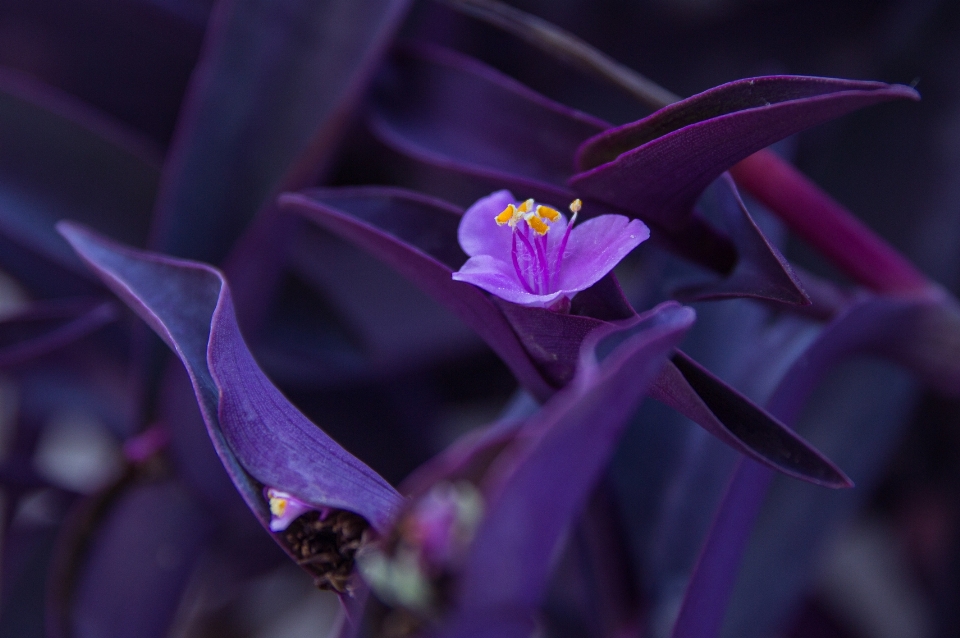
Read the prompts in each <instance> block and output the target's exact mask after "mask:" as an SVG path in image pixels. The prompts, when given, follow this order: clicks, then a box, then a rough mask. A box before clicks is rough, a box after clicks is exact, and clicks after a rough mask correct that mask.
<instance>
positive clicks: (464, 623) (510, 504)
mask: <svg viewBox="0 0 960 638" xmlns="http://www.w3.org/2000/svg"><path fill="white" fill-rule="evenodd" d="M693 320H694V313H693V311H692V310H691V309H689V308H685V307H682V306H679V305H677V304H676V303H673V302H668V303H666V304H662V305H661V306H658V307H657V308H655V309H654V310H651V311H649V312H647V313H644V315H641V320H640V322H639V323H638V324H637V326H636V328H635V329H634V330H631V336H630V337H629V338H628V339H627V340H626V341H623V342H621V343H620V344H619V345H618V346H617V347H616V348H615V349H614V350H613V351H612V352H611V353H610V354H609V355H608V356H607V357H606V358H604V359H603V361H602V362H600V363H599V364H598V363H597V360H596V358H595V357H596V353H595V347H596V345H597V340H598V339H599V337H600V334H598V333H594V338H592V339H591V340H590V341H588V342H587V343H585V345H584V349H583V351H582V357H583V360H582V363H581V365H580V366H579V370H578V375H577V377H576V379H574V381H573V382H572V383H571V384H569V385H568V386H567V387H566V388H565V389H564V390H562V391H561V392H559V393H557V394H556V395H555V396H554V397H553V398H552V399H551V400H550V401H548V402H547V403H546V404H545V405H544V407H543V409H542V410H540V411H539V412H538V413H537V414H535V415H534V416H533V417H532V418H531V419H530V420H529V421H528V422H527V423H526V424H525V425H524V426H523V428H522V429H521V430H520V431H519V432H518V433H517V435H516V437H515V439H514V441H513V442H512V444H511V445H510V446H509V447H508V448H507V449H506V450H505V451H504V452H503V453H502V454H501V455H500V456H498V457H497V459H496V461H495V463H494V465H493V466H492V467H491V469H490V471H489V472H488V473H487V477H486V479H485V480H484V482H483V483H482V484H481V489H482V491H483V492H484V495H485V496H486V500H487V503H486V508H485V514H484V519H483V521H482V522H481V523H480V526H479V528H478V529H477V532H476V536H475V539H474V542H473V544H472V546H471V548H470V553H469V556H468V558H467V562H466V567H465V569H464V571H463V573H462V575H461V580H460V583H459V588H458V608H457V609H456V611H455V617H454V619H453V622H452V626H453V628H452V630H450V631H448V632H445V633H444V635H447V636H461V635H463V636H466V635H477V634H476V632H477V631H478V629H480V630H482V629H483V628H484V626H485V625H486V626H490V625H493V626H499V627H500V631H503V632H509V633H504V634H501V635H517V636H521V635H526V634H525V633H522V632H523V631H524V630H526V631H529V623H531V622H532V618H531V617H530V616H531V614H532V613H533V611H534V610H535V609H536V606H537V605H538V604H539V603H540V599H541V597H542V595H543V592H544V588H545V586H546V583H547V576H548V575H549V569H550V565H551V562H552V561H551V558H552V557H553V555H554V553H555V552H556V549H557V546H558V544H559V543H560V541H561V539H562V537H563V532H564V530H565V529H566V528H567V526H568V525H569V524H570V523H571V521H572V520H573V519H574V518H575V516H576V515H577V513H578V512H579V511H580V510H581V509H582V508H583V507H584V505H585V503H586V500H587V497H588V496H589V494H590V491H591V489H592V488H593V487H594V485H595V484H596V481H597V480H598V478H599V475H600V472H601V471H602V470H603V468H604V466H605V465H606V463H607V461H608V460H609V458H610V455H611V454H612V453H613V450H614V447H615V446H616V443H617V441H618V440H619V438H620V435H621V434H622V432H623V429H624V428H625V427H626V424H627V423H628V422H629V417H630V415H631V414H633V412H634V411H635V410H636V408H637V406H638V405H639V404H640V402H641V401H642V400H643V398H644V396H645V394H646V390H647V387H648V385H649V384H650V383H652V382H653V380H654V378H655V377H656V375H657V373H658V371H659V369H660V367H661V366H662V365H663V363H664V361H665V357H666V356H667V355H668V354H669V353H670V352H671V351H672V349H673V348H674V347H675V346H676V345H677V344H678V343H679V342H680V340H681V338H682V337H683V334H684V333H685V332H686V330H687V329H689V327H690V326H691V325H692V323H693ZM525 616H526V618H525ZM524 621H526V622H524ZM501 623H502V624H501ZM488 633H489V632H488ZM491 635H492V634H491Z"/></svg>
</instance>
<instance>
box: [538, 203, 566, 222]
mask: <svg viewBox="0 0 960 638" xmlns="http://www.w3.org/2000/svg"><path fill="white" fill-rule="evenodd" d="M537 215H539V216H540V217H545V218H547V219H549V220H550V221H552V222H555V221H557V220H558V219H560V213H558V212H557V211H555V210H554V209H552V208H550V207H549V206H537Z"/></svg>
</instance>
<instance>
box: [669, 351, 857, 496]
mask: <svg viewBox="0 0 960 638" xmlns="http://www.w3.org/2000/svg"><path fill="white" fill-rule="evenodd" d="M651 396H653V397H654V398H656V399H658V400H659V401H662V402H664V403H666V404H667V405H669V406H670V407H672V408H674V409H675V410H677V411H678V412H680V413H681V414H683V415H684V416H686V417H688V418H690V419H691V420H693V421H695V422H696V423H697V424H699V425H700V426H701V427H703V428H704V429H705V430H707V431H708V432H710V433H711V434H713V435H714V436H715V437H717V438H718V439H720V440H721V441H723V442H724V443H726V444H727V445H729V446H730V447H732V448H733V449H735V450H737V451H738V452H741V453H742V454H746V455H747V456H750V457H752V458H753V459H755V460H757V461H760V462H761V463H763V464H764V465H766V466H768V467H770V468H772V469H775V470H777V471H779V472H782V473H783V474H786V475H787V476H792V477H794V478H798V479H801V480H804V481H808V482H810V483H814V484H816V485H823V486H825V487H833V488H843V487H853V483H852V482H851V481H850V479H849V478H847V476H846V475H845V474H844V473H843V472H842V471H841V470H840V469H839V468H838V467H836V466H835V465H834V464H833V463H832V462H830V460H829V459H827V458H826V457H825V456H823V455H822V454H820V453H819V452H818V451H817V450H816V449H815V448H814V447H813V446H811V445H810V444H809V443H807V442H806V441H804V440H803V439H802V438H800V437H799V436H797V435H796V434H794V433H793V431H792V430H790V428H789V427H787V426H786V425H784V424H783V423H782V422H781V421H780V420H779V419H777V418H776V417H775V416H771V415H770V414H768V413H767V412H766V411H765V410H763V409H762V408H759V407H758V406H756V405H755V404H754V403H753V402H752V401H750V400H749V399H747V398H746V397H744V396H742V395H741V394H740V393H739V392H737V391H736V390H734V389H733V388H731V387H730V386H728V385H727V384H725V383H723V382H722V381H720V379H718V378H717V377H715V376H714V375H712V374H711V373H710V372H709V371H708V370H706V369H705V368H703V367H702V366H700V365H699V364H698V363H697V362H696V361H694V360H693V359H691V358H690V357H688V356H687V355H685V354H684V353H683V352H681V351H679V350H677V351H676V353H675V354H674V355H673V357H671V361H670V363H668V364H667V365H666V366H664V369H663V371H662V372H661V374H660V375H659V377H657V380H656V382H655V383H654V387H653V388H652V390H651Z"/></svg>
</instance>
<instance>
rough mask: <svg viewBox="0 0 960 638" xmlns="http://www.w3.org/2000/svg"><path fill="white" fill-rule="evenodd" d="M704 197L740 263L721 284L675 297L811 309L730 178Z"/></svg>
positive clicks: (694, 288)
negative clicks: (756, 301) (766, 302)
mask: <svg viewBox="0 0 960 638" xmlns="http://www.w3.org/2000/svg"><path fill="white" fill-rule="evenodd" d="M704 197H705V198H706V199H707V200H708V202H707V205H712V207H713V208H715V209H716V210H717V212H718V213H719V214H720V216H722V221H723V226H724V229H725V230H726V231H727V233H728V234H729V235H730V238H731V240H732V241H733V243H734V245H735V246H736V247H737V263H736V265H735V266H734V267H733V270H732V271H731V272H730V274H729V275H727V276H726V277H724V278H723V279H722V280H720V281H718V282H711V283H707V284H701V285H698V286H691V287H687V288H684V289H681V290H678V291H674V295H673V296H674V297H675V298H677V299H680V300H685V301H705V300H708V299H727V298H731V297H756V298H758V299H773V300H776V301H781V302H783V303H789V304H798V305H809V304H810V299H809V298H808V297H807V294H806V292H805V291H804V290H803V287H802V286H801V285H800V282H799V281H798V279H797V276H796V275H795V274H794V272H793V269H792V268H791V267H790V264H788V263H787V260H786V259H784V258H783V256H782V255H781V254H780V251H778V250H777V249H776V247H774V246H773V245H772V244H771V243H770V242H769V241H768V240H767V238H766V237H764V235H763V233H762V232H761V231H760V229H759V228H758V227H757V225H756V223H755V222H754V221H753V219H752V218H751V217H750V213H749V212H748V211H747V208H746V206H744V205H743V201H742V200H741V199H740V194H739V193H738V192H737V187H736V186H735V185H734V183H733V180H732V179H731V178H730V176H729V175H727V174H723V175H721V176H720V178H719V179H718V180H717V181H715V182H714V184H713V185H712V186H711V187H710V188H708V189H707V191H706V193H705V195H704Z"/></svg>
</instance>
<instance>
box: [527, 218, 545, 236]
mask: <svg viewBox="0 0 960 638" xmlns="http://www.w3.org/2000/svg"><path fill="white" fill-rule="evenodd" d="M526 220H527V224H528V225H529V226H530V228H532V229H533V230H534V232H535V233H537V234H538V235H546V234H547V231H548V230H550V227H549V226H547V224H546V223H545V222H544V221H543V220H542V219H540V218H539V217H537V216H536V215H531V216H530V217H528V218H526Z"/></svg>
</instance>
